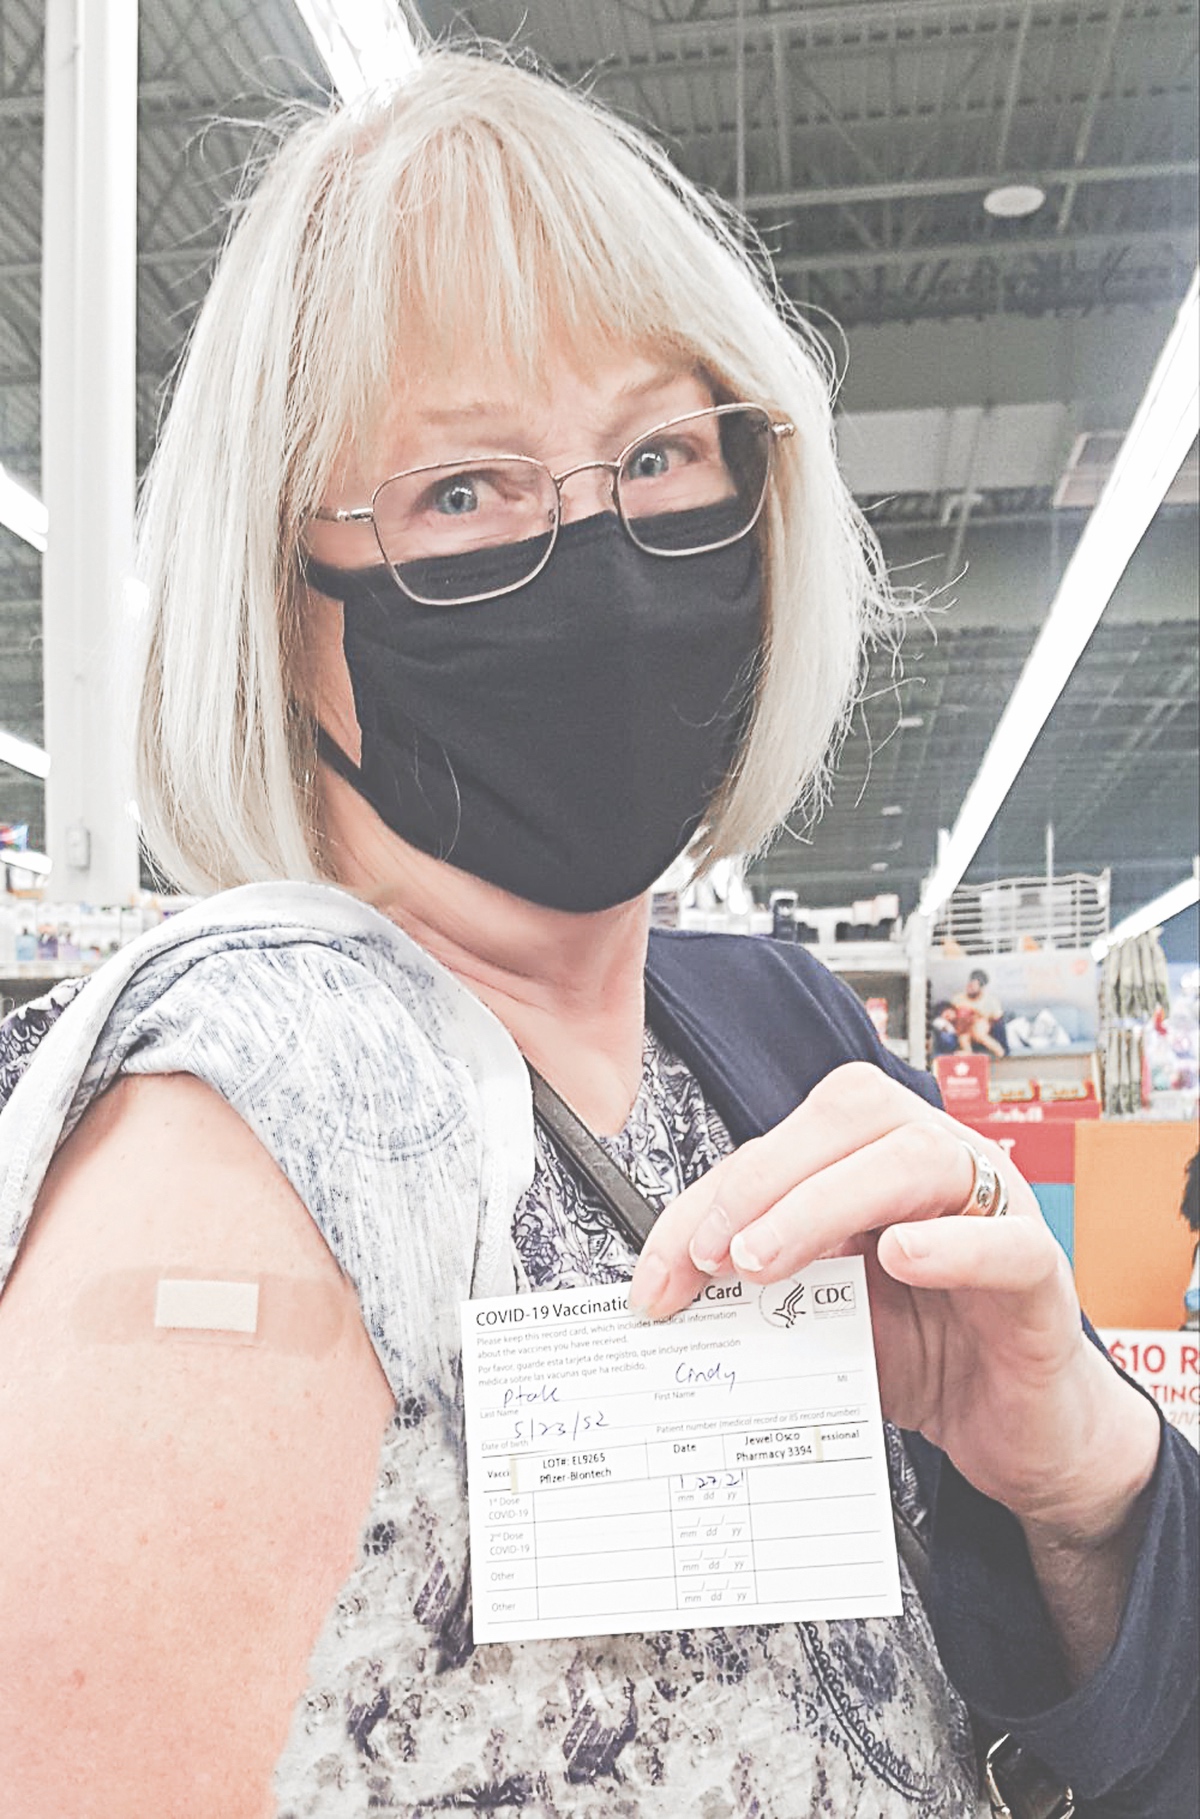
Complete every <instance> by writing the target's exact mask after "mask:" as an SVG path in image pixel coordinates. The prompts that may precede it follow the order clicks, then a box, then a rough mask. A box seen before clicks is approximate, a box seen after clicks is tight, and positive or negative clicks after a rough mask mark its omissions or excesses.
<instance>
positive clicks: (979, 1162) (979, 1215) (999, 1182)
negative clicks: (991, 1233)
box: [959, 1137, 1008, 1219]
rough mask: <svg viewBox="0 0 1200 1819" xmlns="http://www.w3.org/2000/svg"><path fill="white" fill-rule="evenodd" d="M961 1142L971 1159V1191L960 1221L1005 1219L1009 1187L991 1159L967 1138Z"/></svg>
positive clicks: (962, 1138)
mask: <svg viewBox="0 0 1200 1819" xmlns="http://www.w3.org/2000/svg"><path fill="white" fill-rule="evenodd" d="M959 1142H960V1143H961V1144H962V1146H963V1148H964V1149H965V1150H966V1152H967V1154H968V1156H969V1157H970V1158H971V1171H972V1173H971V1191H970V1193H969V1194H968V1195H967V1203H966V1205H965V1206H963V1207H961V1208H960V1209H959V1218H960V1219H1003V1217H1004V1215H1005V1213H1006V1212H1007V1211H1008V1185H1007V1183H1006V1182H1005V1179H1004V1176H1003V1175H1002V1174H1001V1173H1000V1170H999V1169H998V1168H997V1167H996V1165H995V1163H994V1162H992V1161H991V1159H990V1158H989V1157H987V1156H985V1155H984V1154H983V1151H982V1150H977V1149H976V1148H975V1145H974V1144H973V1143H968V1142H967V1140H966V1138H965V1137H960V1138H959Z"/></svg>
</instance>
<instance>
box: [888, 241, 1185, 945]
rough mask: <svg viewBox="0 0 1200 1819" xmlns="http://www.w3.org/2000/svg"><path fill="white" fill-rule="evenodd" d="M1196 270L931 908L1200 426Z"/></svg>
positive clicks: (951, 845) (946, 849)
mask: <svg viewBox="0 0 1200 1819" xmlns="http://www.w3.org/2000/svg"><path fill="white" fill-rule="evenodd" d="M1198 288H1200V270H1198V271H1197V272H1196V273H1194V274H1193V276H1192V282H1191V286H1190V288H1189V290H1188V294H1187V296H1186V298H1185V299H1184V301H1183V304H1182V306H1181V307H1180V310H1179V314H1178V315H1177V316H1176V318H1175V325H1174V327H1173V328H1172V330H1171V333H1170V334H1169V336H1168V337H1167V342H1166V345H1165V347H1164V348H1163V351H1162V353H1161V355H1160V356H1159V360H1158V364H1157V365H1156V366H1155V369H1154V372H1153V373H1152V375H1151V378H1150V383H1149V385H1148V386H1147V388H1146V393H1145V396H1144V397H1143V399H1142V401H1141V403H1140V404H1139V406H1138V408H1137V413H1136V415H1135V416H1134V419H1133V422H1132V424H1131V425H1130V428H1129V433H1128V435H1127V436H1126V437H1125V440H1124V442H1123V443H1122V444H1121V450H1120V453H1119V454H1118V456H1117V459H1116V462H1115V464H1114V466H1113V471H1112V473H1111V475H1110V476H1109V479H1108V483H1107V485H1106V486H1105V488H1104V491H1103V492H1102V493H1101V495H1100V498H1099V500H1098V501H1097V503H1096V506H1095V508H1094V510H1093V511H1092V514H1091V516H1090V518H1089V519H1088V521H1087V524H1086V525H1085V527H1084V531H1083V535H1082V536H1081V538H1080V539H1079V542H1078V544H1077V545H1076V548H1075V552H1074V554H1073V555H1072V557H1071V560H1070V561H1069V563H1068V564H1067V568H1066V572H1065V573H1064V575H1063V578H1062V580H1061V582H1060V583H1059V588H1058V592H1057V594H1056V595H1055V596H1054V600H1053V603H1052V604H1051V607H1050V611H1049V613H1048V614H1047V616H1046V622H1045V624H1044V625H1043V627H1042V629H1041V632H1040V633H1039V635H1038V639H1037V642H1036V644H1035V645H1034V647H1033V649H1032V651H1031V652H1030V654H1029V657H1028V659H1027V661H1026V664H1025V668H1024V669H1023V670H1022V672H1021V677H1020V680H1019V681H1018V683H1017V686H1016V688H1015V689H1014V690H1013V692H1012V694H1011V696H1010V697H1009V700H1008V705H1007V707H1006V708H1005V710H1004V712H1003V714H1002V715H1001V716H1000V721H999V724H998V725H997V727H996V730H995V732H994V733H993V734H992V740H991V744H990V745H989V746H988V749H987V751H986V752H985V753H984V756H983V762H982V764H981V765H980V767H979V770H978V772H977V774H976V777H975V780H974V782H973V783H972V784H971V787H970V789H969V790H968V791H967V794H966V797H965V798H964V801H963V805H962V807H961V809H960V810H959V813H958V819H957V821H956V822H955V824H954V827H953V828H952V830H951V832H950V837H949V839H948V840H946V842H945V843H944V845H943V847H942V849H941V851H940V852H939V854H938V857H937V862H936V864H935V866H934V868H933V871H932V873H931V874H930V877H929V879H928V880H927V882H926V884H925V888H924V890H923V891H922V893H921V914H922V915H924V916H930V917H933V916H936V914H937V912H938V910H939V909H940V908H941V906H942V904H943V903H944V902H945V901H946V899H947V897H949V895H950V893H951V891H952V890H953V889H954V887H955V885H957V884H958V882H959V881H960V879H961V878H962V876H963V873H964V872H965V871H966V869H967V867H968V865H969V864H970V863H971V860H972V859H973V858H974V857H975V854H976V853H977V852H978V850H979V846H980V843H981V842H982V840H983V837H984V835H985V834H986V833H987V831H988V829H989V828H990V827H991V825H992V822H993V821H994V820H995V818H996V815H997V813H998V811H999V809H1000V806H1001V804H1002V803H1003V801H1004V799H1005V797H1006V796H1007V795H1008V792H1009V790H1010V789H1011V788H1012V785H1013V782H1014V780H1015V779H1016V777H1017V774H1018V772H1019V771H1020V769H1021V766H1022V765H1023V764H1024V762H1025V760H1026V758H1027V757H1028V756H1029V752H1030V750H1031V748H1032V746H1033V743H1034V741H1035V739H1036V738H1037V736H1038V734H1039V733H1040V732H1041V730H1042V727H1043V726H1044V725H1045V723H1046V720H1047V718H1048V716H1049V714H1050V712H1051V709H1052V708H1053V707H1054V704H1055V702H1056V701H1057V700H1058V698H1059V696H1060V695H1061V693H1062V691H1063V689H1064V687H1065V686H1066V683H1067V681H1068V679H1069V677H1070V675H1071V672H1072V670H1073V669H1074V668H1075V665H1076V663H1077V662H1078V661H1079V657H1080V655H1081V654H1082V652H1083V649H1084V647H1085V645H1086V644H1087V641H1088V639H1089V638H1090V637H1091V635H1092V633H1093V632H1094V631H1095V629H1096V625H1097V623H1098V621H1099V619H1100V615H1101V614H1102V613H1103V611H1104V609H1105V607H1106V606H1107V605H1108V602H1109V600H1110V599H1111V597H1112V593H1113V590H1114V588H1115V587H1116V585H1117V583H1118V581H1119V580H1120V579H1121V576H1122V575H1123V574H1124V572H1125V569H1126V566H1127V565H1128V562H1129V559H1130V557H1131V556H1132V555H1133V552H1134V550H1135V549H1136V548H1137V546H1138V544H1139V543H1140V542H1141V540H1142V537H1143V535H1144V533H1145V530H1146V527H1147V525H1148V524H1149V523H1150V520H1151V519H1152V518H1153V517H1154V514H1155V512H1156V511H1157V510H1158V508H1159V506H1160V505H1161V503H1162V499H1163V495H1164V494H1165V493H1166V491H1167V488H1168V487H1169V486H1170V484H1171V482H1172V481H1173V480H1174V478H1175V475H1176V474H1177V473H1178V471H1179V467H1180V464H1181V463H1182V461H1183V458H1184V456H1185V455H1186V454H1187V452H1188V450H1189V449H1190V448H1191V446H1192V443H1193V442H1194V441H1195V439H1196V435H1197V432H1198V431H1200V295H1198Z"/></svg>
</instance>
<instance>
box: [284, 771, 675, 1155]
mask: <svg viewBox="0 0 1200 1819" xmlns="http://www.w3.org/2000/svg"><path fill="white" fill-rule="evenodd" d="M320 784H321V795H322V806H323V824H324V833H325V842H326V848H327V852H328V856H329V858H330V860H331V861H332V864H333V868H334V871H335V874H336V876H337V879H338V881H339V883H341V884H343V885H345V886H346V888H347V889H348V890H352V891H354V892H355V894H356V895H357V896H360V897H362V898H364V899H365V900H366V901H367V902H369V903H371V904H372V905H373V906H374V907H375V908H376V909H378V910H380V911H381V912H382V914H384V915H385V916H387V917H388V918H389V919H390V920H391V921H393V922H395V923H396V924H397V926H398V927H400V928H402V929H403V930H404V932H405V934H407V935H409V936H410V937H411V938H412V940H414V941H415V942H416V943H417V944H418V946H420V947H422V948H424V949H425V951H426V953H428V954H430V955H432V957H433V958H434V959H435V960H437V961H439V962H440V963H441V964H442V965H443V966H444V967H446V968H447V970H448V971H449V972H451V973H453V974H454V976H455V978H457V979H459V980H460V981H461V982H462V984H463V985H465V986H466V987H467V989H468V990H469V991H471V992H473V993H474V994H475V996H476V997H477V998H479V999H480V1000H481V1001H482V1002H483V1003H484V1004H486V1005H487V1007H488V1009H489V1010H490V1011H492V1012H493V1013H494V1014H495V1016H497V1017H498V1018H499V1019H500V1021H501V1023H503V1025H504V1027H505V1028H506V1029H507V1030H508V1032H509V1034H510V1035H511V1037H512V1038H513V1041H514V1042H515V1043H516V1044H517V1047H518V1048H519V1049H520V1050H521V1052H522V1054H523V1055H524V1056H525V1058H526V1059H527V1060H528V1061H530V1062H532V1064H533V1066H534V1067H536V1068H537V1070H538V1072H539V1073H540V1074H542V1075H544V1076H545V1078H546V1079H547V1080H548V1081H549V1082H550V1084H551V1086H553V1087H554V1088H555V1090H556V1091H557V1092H558V1093H560V1094H561V1096H562V1097H563V1098H564V1099H565V1100H566V1101H567V1103H568V1105H570V1106H571V1107H572V1108H573V1109H574V1110H575V1111H576V1112H577V1113H578V1115H579V1116H580V1117H581V1118H582V1119H583V1120H584V1122H585V1123H586V1124H588V1125H590V1126H591V1128H592V1129H593V1130H595V1131H598V1132H603V1133H611V1132H615V1131H619V1130H620V1129H621V1127H622V1126H623V1125H624V1123H625V1121H626V1119H627V1118H628V1116H629V1113H630V1110H631V1109H632V1106H633V1102H634V1099H635V1098H636V1097H637V1090H638V1086H639V1084H640V1081H641V1074H642V1032H643V1026H644V1022H645V996H644V985H643V974H644V968H645V960H646V942H647V938H648V929H649V900H648V899H647V898H639V899H635V900H634V901H633V902H632V903H622V904H618V905H617V906H616V907H615V908H614V909H608V910H599V911H596V912H594V913H592V914H589V915H574V914H571V913H570V912H568V911H565V910H552V909H545V908H543V907H542V906H541V905H539V904H536V903H528V902H526V901H525V899H524V898H521V897H515V896H513V895H512V894H511V893H510V892H508V891H504V890H501V889H500V887H499V886H498V885H494V884H488V883H486V882H485V881H484V880H483V879H481V878H475V877H473V876H472V875H471V874H470V873H469V872H463V871H459V870H458V868H457V867H456V866H452V865H448V864H446V863H445V861H443V860H441V859H434V858H432V857H431V856H430V855H429V854H428V853H423V852H420V851H418V849H417V848H415V847H412V846H410V845H408V844H407V842H405V841H403V840H401V839H400V838H399V837H398V836H397V835H396V834H393V833H392V832H391V830H390V829H389V828H388V827H386V826H385V825H384V823H383V822H382V821H381V820H380V819H379V817H378V816H377V815H376V814H375V813H374V811H373V810H372V809H371V808H370V807H369V806H368V805H367V804H366V803H365V802H364V801H363V800H362V798H361V797H360V796H358V794H357V793H356V792H355V791H354V790H353V789H352V788H351V787H350V785H349V784H348V783H346V782H345V781H344V780H343V779H342V778H341V777H338V776H337V775H335V774H334V773H332V772H331V771H329V770H327V769H326V767H325V766H322V767H321V778H320Z"/></svg>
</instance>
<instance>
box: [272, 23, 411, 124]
mask: <svg viewBox="0 0 1200 1819" xmlns="http://www.w3.org/2000/svg"><path fill="white" fill-rule="evenodd" d="M296 10H297V12H298V13H299V14H300V17H301V18H302V19H303V20H304V23H305V25H306V26H307V27H308V30H309V34H310V36H311V37H312V41H313V43H314V44H315V45H316V47H317V51H318V53H319V55H320V58H321V61H322V63H323V64H324V65H325V68H326V69H327V70H328V71H329V76H330V80H331V81H332V83H333V86H334V88H335V89H336V90H337V92H338V94H339V95H340V96H341V97H342V100H343V101H357V100H358V98H359V97H360V96H361V95H365V94H367V93H368V91H369V90H371V89H373V88H380V87H382V86H384V85H385V84H387V83H389V82H394V81H396V80H397V79H398V78H400V77H402V76H408V75H411V74H412V72H413V70H415V69H416V67H417V64H418V63H419V61H420V57H419V54H418V51H417V46H416V42H415V40H414V38H413V35H412V31H411V30H410V28H409V25H408V22H407V20H406V19H405V18H404V17H403V15H402V13H401V11H400V9H399V7H398V6H397V5H395V4H394V0H296Z"/></svg>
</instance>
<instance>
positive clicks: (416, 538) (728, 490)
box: [374, 405, 771, 606]
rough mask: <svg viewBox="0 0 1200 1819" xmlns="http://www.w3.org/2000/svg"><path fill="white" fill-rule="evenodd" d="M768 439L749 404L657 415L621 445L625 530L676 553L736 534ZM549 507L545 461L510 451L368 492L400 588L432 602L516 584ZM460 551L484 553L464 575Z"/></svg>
mask: <svg viewBox="0 0 1200 1819" xmlns="http://www.w3.org/2000/svg"><path fill="white" fill-rule="evenodd" d="M770 446H771V424H770V419H769V417H768V416H767V413H766V412H765V411H764V410H762V409H761V408H760V407H759V406H757V405H738V406H734V407H729V406H726V407H725V408H724V409H714V410H712V411H701V412H697V413H693V414H692V415H690V416H688V417H681V418H678V419H676V420H675V421H674V422H671V423H666V424H661V425H659V426H658V427H657V428H655V429H654V430H652V431H651V432H650V433H649V434H648V435H646V436H645V437H643V438H642V439H641V440H640V441H638V442H637V443H635V444H634V445H633V446H632V447H631V448H629V449H627V450H626V451H625V454H624V457H623V459H622V463H621V467H620V470H619V473H618V474H617V476H616V502H617V508H618V511H619V513H620V515H621V518H622V520H623V522H624V525H625V528H626V531H627V532H628V534H629V536H630V537H631V538H632V540H633V542H634V543H636V544H637V545H638V546H639V547H640V548H641V549H644V550H647V551H649V552H650V553H651V554H655V555H666V556H683V555H689V554H694V553H699V552H700V551H701V550H705V549H713V548H717V547H720V546H721V545H722V544H725V543H730V542H733V541H735V540H736V539H737V538H738V537H741V536H744V535H745V533H746V532H747V530H748V529H749V528H750V526H751V525H752V524H753V522H754V520H755V519H756V518H757V516H758V513H759V511H760V509H761V506H762V501H763V496H764V493H765V490H766V484H767V471H768V464H769V460H770ZM714 508H721V509H717V510H715V511H714ZM557 516H558V495H557V490H556V488H555V484H554V480H553V478H552V476H551V474H550V472H549V470H548V469H547V468H546V467H544V466H543V465H542V463H541V462H540V461H535V460H532V459H530V458H528V457H525V456H517V455H503V456H495V457H493V456H488V457H486V458H483V459H481V460H478V461H472V462H467V463H460V464H450V465H447V466H444V467H427V468H419V469H416V470H413V471H412V472H409V473H405V474H397V475H395V476H394V477H393V478H392V479H390V480H386V481H385V482H384V483H383V485H382V486H381V487H380V488H379V490H378V491H377V492H376V494H375V500H374V518H375V533H376V536H377V538H378V540H379V547H380V551H381V553H382V555H383V557H384V560H385V561H386V562H387V563H388V564H389V566H390V567H391V569H392V572H393V574H394V575H395V577H396V579H397V581H399V583H400V585H401V587H402V588H403V589H404V591H405V592H406V593H407V594H409V595H410V596H411V597H412V598H413V599H415V600H418V601H421V602H424V603H426V604H428V605H445V606H451V605H457V604H463V603H465V602H466V601H468V600H478V599H480V598H485V597H487V596H489V595H491V594H499V593H507V592H509V591H510V590H511V589H513V588H516V587H520V586H521V585H522V583H523V582H525V581H527V580H529V579H531V578H532V576H533V575H535V574H536V573H537V572H538V570H539V569H541V568H542V566H543V565H544V563H545V560H546V556H547V552H548V550H549V546H550V543H551V541H552V538H553V534H554V529H555V524H556V520H557ZM468 555H469V556H475V557H476V558H483V560H482V562H480V561H479V560H476V561H474V562H472V563H471V565H470V571H469V582H468V580H467V577H466V575H465V574H464V573H463V571H462V567H461V565H460V564H459V563H457V562H456V561H454V560H453V559H454V558H456V557H462V556H468ZM464 585H465V587H466V589H467V590H468V591H464Z"/></svg>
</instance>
